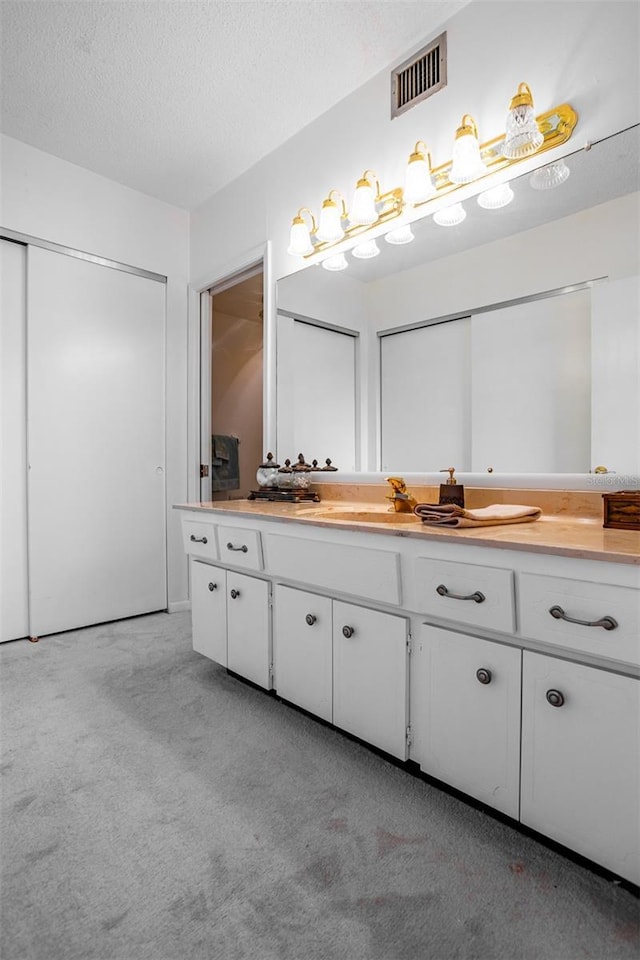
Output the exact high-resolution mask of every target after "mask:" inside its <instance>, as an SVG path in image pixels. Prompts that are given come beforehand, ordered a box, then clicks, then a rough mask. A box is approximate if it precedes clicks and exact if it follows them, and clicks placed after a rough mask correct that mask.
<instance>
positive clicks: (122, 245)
mask: <svg viewBox="0 0 640 960" xmlns="http://www.w3.org/2000/svg"><path fill="white" fill-rule="evenodd" d="M0 148H1V151H2V156H1V161H2V162H1V164H0V167H1V180H0V187H1V190H0V200H1V209H0V225H1V226H3V227H4V228H6V229H9V230H15V231H18V232H20V233H24V234H28V235H30V236H34V237H38V238H40V239H44V240H49V241H51V242H53V243H58V244H62V245H63V246H69V247H73V248H75V249H79V250H83V251H85V252H87V253H91V254H95V255H97V256H101V257H105V258H108V259H111V260H118V261H120V262H122V263H126V264H130V265H132V266H135V267H141V268H143V269H145V270H151V271H153V272H154V273H160V274H164V275H165V276H166V277H167V278H168V282H167V287H166V298H167V299H166V305H167V306H166V309H167V460H166V466H167V505H168V510H167V528H168V541H169V542H168V590H169V601H170V603H174V602H177V601H182V600H184V599H186V597H187V596H188V588H187V564H186V560H185V558H184V554H183V549H182V542H181V536H180V528H179V522H178V518H177V515H176V512H175V511H173V510H172V509H171V506H172V504H174V503H178V502H184V501H185V500H186V499H187V446H186V437H187V422H186V421H187V413H186V396H187V373H186V371H187V282H188V262H189V215H188V213H187V212H186V211H184V210H179V209H178V208H177V207H172V206H170V205H169V204H166V203H162V202H161V201H159V200H155V199H153V198H151V197H148V196H146V195H144V194H141V193H138V192H137V191H135V190H131V189H129V188H128V187H123V186H121V185H120V184H117V183H114V182H113V181H111V180H108V179H106V178H105V177H101V176H98V175H97V174H94V173H91V172H90V171H88V170H84V169H83V168H82V167H78V166H76V165H74V164H71V163H67V162H66V161H65V160H60V159H58V158H57V157H53V156H51V155H50V154H47V153H43V152H42V151H40V150H36V149H34V148H33V147H30V146H28V145H27V144H24V143H21V142H19V141H17V140H13V139H11V138H9V137H4V136H3V137H2V140H1V143H0Z"/></svg>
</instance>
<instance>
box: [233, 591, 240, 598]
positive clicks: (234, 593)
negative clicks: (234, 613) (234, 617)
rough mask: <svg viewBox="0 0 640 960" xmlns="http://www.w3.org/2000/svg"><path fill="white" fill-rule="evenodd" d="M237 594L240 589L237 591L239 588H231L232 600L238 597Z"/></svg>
mask: <svg viewBox="0 0 640 960" xmlns="http://www.w3.org/2000/svg"><path fill="white" fill-rule="evenodd" d="M239 596H240V591H239V590H232V591H231V599H232V600H237V598H238V597H239Z"/></svg>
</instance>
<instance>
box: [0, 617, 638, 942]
mask: <svg viewBox="0 0 640 960" xmlns="http://www.w3.org/2000/svg"><path fill="white" fill-rule="evenodd" d="M0 668H1V673H2V699H1V711H2V747H3V759H2V780H1V783H2V805H3V809H2V833H1V841H2V845H1V848H0V853H1V861H0V864H1V870H2V941H1V949H0V956H1V957H2V960H94V958H96V960H97V958H102V960H147V958H148V960H498V958H505V960H519V958H527V960H616V958H634V960H637V958H638V955H639V952H640V940H639V929H638V922H639V919H640V910H639V906H640V905H639V901H638V899H637V898H635V897H634V896H633V895H632V894H631V893H630V892H629V891H628V890H625V889H624V888H621V887H620V886H619V885H616V884H615V883H612V882H610V881H608V880H606V879H603V878H602V877H599V876H597V875H596V874H594V873H592V872H590V871H589V870H587V869H585V868H583V867H581V866H578V865H576V864H574V863H572V862H570V861H568V860H566V859H565V858H564V857H562V856H560V855H559V854H556V853H555V852H552V851H550V850H548V849H547V848H545V847H543V846H541V845H540V844H538V843H536V842H535V841H534V840H532V839H530V838H528V837H525V836H523V835H521V834H520V833H518V832H517V831H516V830H514V829H512V828H511V827H509V826H506V825H504V824H502V823H499V822H497V821H495V820H493V819H492V818H490V817H487V816H485V815H484V814H483V813H481V812H479V811H477V810H474V809H473V808H471V807H469V806H467V805H466V804H464V803H462V802H461V801H459V800H457V799H455V798H453V797H451V796H448V795H447V794H445V793H443V792H441V791H439V790H437V789H435V788H434V787H432V786H430V785H428V784H426V783H425V782H423V781H422V780H420V779H419V778H416V777H412V776H410V775H409V774H408V773H407V772H406V771H404V770H402V769H399V768H397V767H395V766H393V765H391V764H389V763H387V762H386V761H385V760H383V759H381V758H380V757H378V756H375V755H374V754H372V753H371V752H370V751H368V750H367V749H365V748H364V747H362V746H360V745H359V744H357V743H354V742H352V741H350V740H348V739H346V738H345V737H343V736H341V735H340V734H338V733H336V732H335V731H333V730H330V729H327V728H326V727H323V726H321V725H319V724H317V723H315V722H314V721H313V720H311V719H309V718H307V717H305V716H303V715H301V714H300V713H298V712H296V711H295V710H292V709H291V708H289V707H287V706H285V705H283V704H281V703H279V702H278V701H277V700H275V699H274V698H270V697H268V696H266V695H265V694H262V693H260V692H259V691H257V690H254V689H252V688H251V687H249V686H247V685H246V684H243V683H241V682H239V681H237V680H235V679H234V678H232V677H229V676H228V675H227V674H226V672H225V671H224V670H223V669H221V668H219V667H217V666H215V665H214V664H212V663H210V662H208V661H207V660H206V659H204V658H203V657H200V656H199V655H197V654H195V653H193V651H192V650H191V646H190V626H189V617H188V615H187V614H174V615H172V616H168V615H166V614H154V615H152V616H148V617H142V618H137V619H134V620H129V621H122V622H120V623H115V624H109V625H106V626H100V627H92V628H88V629H86V630H78V631H74V632H70V633H66V634H61V635H58V636H55V637H50V638H45V639H43V640H41V641H40V643H38V644H30V643H28V642H26V641H21V642H16V643H11V644H5V645H4V646H3V647H1V648H0Z"/></svg>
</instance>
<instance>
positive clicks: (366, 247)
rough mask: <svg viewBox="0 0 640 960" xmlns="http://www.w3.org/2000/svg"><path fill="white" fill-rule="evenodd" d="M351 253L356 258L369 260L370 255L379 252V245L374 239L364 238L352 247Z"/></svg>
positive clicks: (375, 254)
mask: <svg viewBox="0 0 640 960" xmlns="http://www.w3.org/2000/svg"><path fill="white" fill-rule="evenodd" d="M351 253H352V254H353V255H354V257H356V258H357V259H358V260H370V259H371V257H377V256H378V254H379V253H380V247H379V246H378V244H377V243H376V242H375V240H364V241H363V242H362V243H359V244H358V245H357V247H354V248H353V250H352V251H351Z"/></svg>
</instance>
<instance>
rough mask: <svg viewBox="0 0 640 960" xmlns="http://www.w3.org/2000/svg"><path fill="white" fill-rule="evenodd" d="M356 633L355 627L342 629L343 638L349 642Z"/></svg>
mask: <svg viewBox="0 0 640 960" xmlns="http://www.w3.org/2000/svg"><path fill="white" fill-rule="evenodd" d="M354 633H355V630H354V629H353V627H343V628H342V636H343V637H346V638H347V640H349V638H350V637H352V636H353V635H354Z"/></svg>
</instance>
